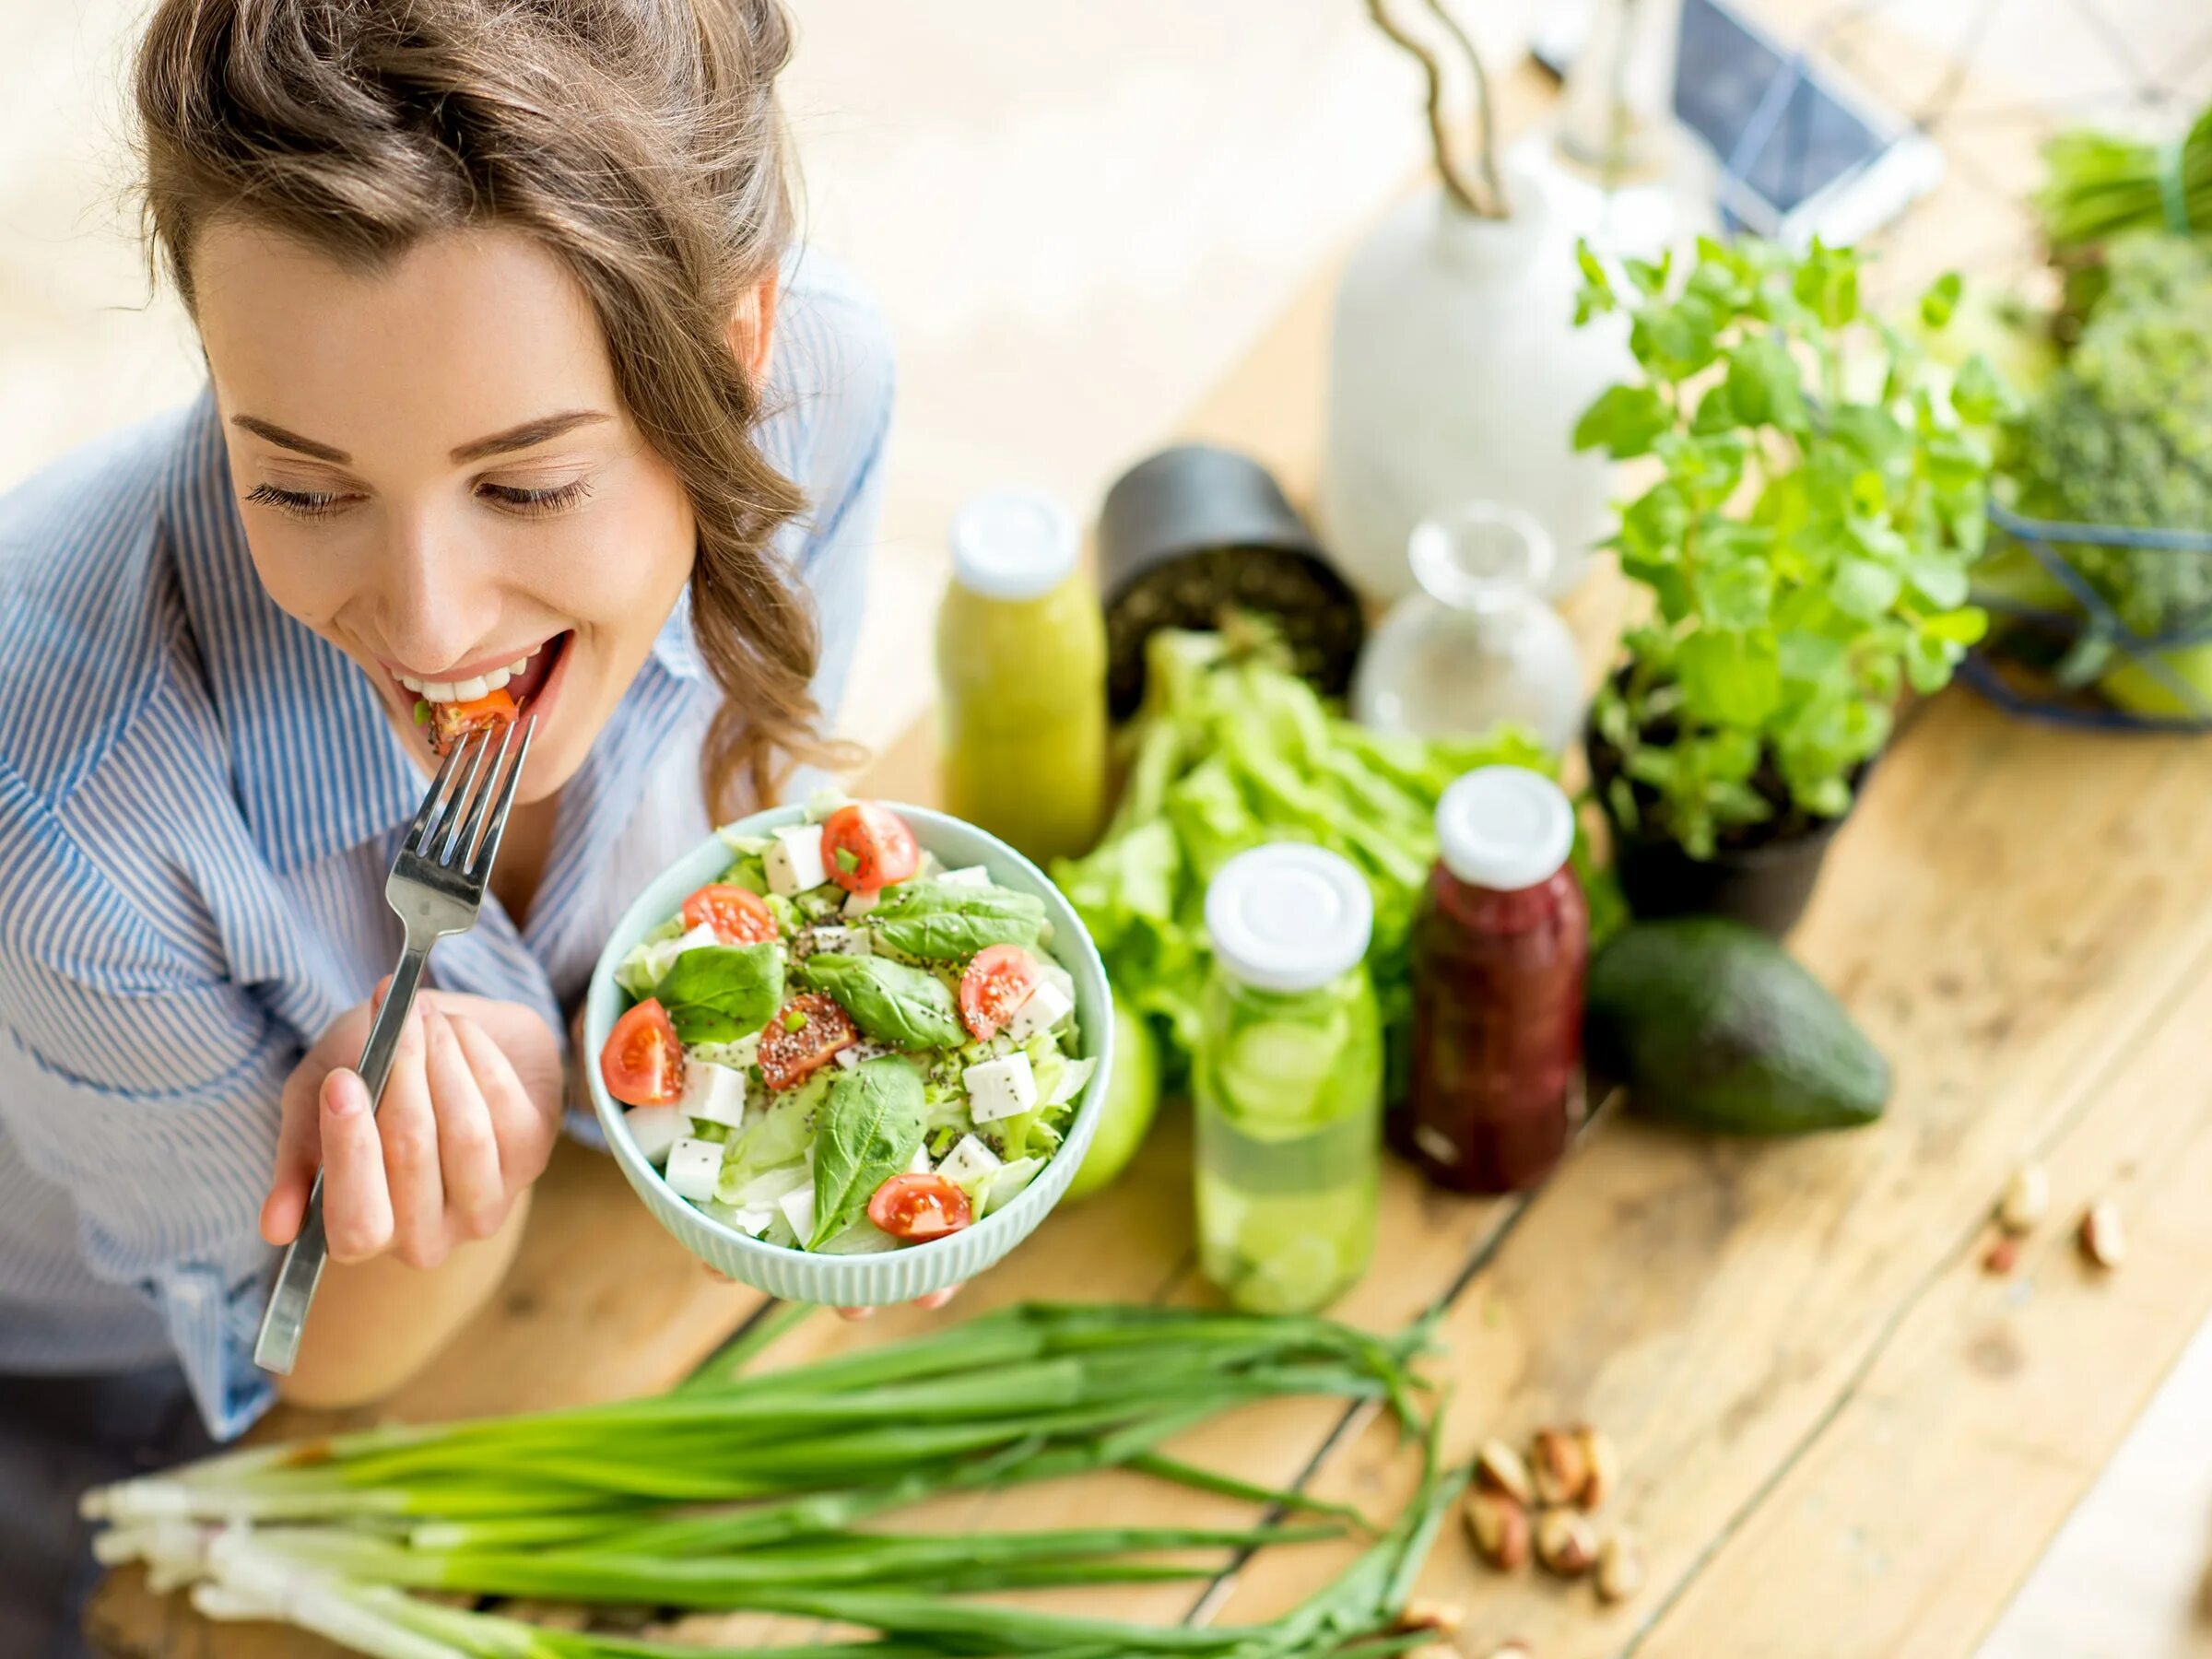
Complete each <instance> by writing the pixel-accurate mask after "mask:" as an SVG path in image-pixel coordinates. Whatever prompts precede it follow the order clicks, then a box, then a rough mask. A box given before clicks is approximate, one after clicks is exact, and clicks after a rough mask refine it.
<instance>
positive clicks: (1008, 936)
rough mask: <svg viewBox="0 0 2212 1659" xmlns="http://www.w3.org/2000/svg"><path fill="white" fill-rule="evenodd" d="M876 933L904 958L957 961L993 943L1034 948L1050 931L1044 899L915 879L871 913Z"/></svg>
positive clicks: (994, 889) (1005, 890)
mask: <svg viewBox="0 0 2212 1659" xmlns="http://www.w3.org/2000/svg"><path fill="white" fill-rule="evenodd" d="M868 923H869V925H870V926H871V927H872V928H873V929H874V930H875V934H876V937H877V940H878V941H880V942H881V943H882V944H883V945H884V946H886V947H888V948H889V949H891V950H895V951H897V952H898V953H899V954H900V956H907V957H912V958H914V959H916V960H918V961H924V962H957V961H962V960H965V959H967V958H969V957H971V956H973V955H974V954H975V953H976V952H977V951H979V950H984V949H987V948H989V947H991V946H993V945H1019V946H1022V947H1025V948H1027V949H1031V950H1034V949H1035V948H1037V947H1038V945H1039V944H1040V943H1041V942H1042V940H1043V938H1044V933H1045V921H1044V900H1041V899H1040V898H1038V897H1037V896H1036V895H1035V894H1034V893H1017V892H1014V891H1011V890H1010V889H1008V888H995V887H994V888H978V887H965V886H962V885H960V884H959V883H958V882H951V883H947V882H943V881H910V882H907V883H906V884H905V885H904V886H902V887H899V888H893V889H892V890H891V891H890V892H889V893H888V894H887V895H886V896H885V898H884V900H883V901H882V902H881V903H880V904H878V905H877V907H876V909H875V911H874V912H873V913H872V914H871V915H870V916H869V917H868Z"/></svg>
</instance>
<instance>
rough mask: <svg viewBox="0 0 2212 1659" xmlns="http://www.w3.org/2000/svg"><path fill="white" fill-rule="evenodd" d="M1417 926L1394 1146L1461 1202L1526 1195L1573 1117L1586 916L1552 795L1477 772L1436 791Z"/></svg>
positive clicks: (1515, 777)
mask: <svg viewBox="0 0 2212 1659" xmlns="http://www.w3.org/2000/svg"><path fill="white" fill-rule="evenodd" d="M1436 829H1437V841H1438V845H1439V847H1440V848H1441V852H1440V854H1439V856H1438V859H1437V863H1436V867H1435V868H1434V870H1433V871H1432V872H1431V873H1430V878H1429V886H1428V890H1427V892H1426V893H1425V894H1424V895H1423V898H1422V901H1421V907H1420V911H1419V913H1418V916H1417V917H1416V918H1415V921H1414V926H1413V943H1412V975H1413V1065H1412V1082H1411V1087H1410V1088H1409V1090H1408V1093H1407V1098H1406V1101H1405V1102H1404V1104H1403V1105H1402V1106H1401V1107H1400V1108H1399V1109H1398V1111H1397V1112H1395V1113H1394V1115H1393V1118H1392V1122H1391V1135H1392V1139H1393V1140H1394V1142H1395V1143H1396V1144H1397V1145H1398V1146H1399V1147H1401V1148H1402V1149H1403V1150H1405V1151H1406V1153H1407V1154H1408V1155H1409V1156H1410V1157H1412V1158H1413V1159H1414V1160H1415V1161H1416V1162H1417V1163H1418V1164H1419V1165H1420V1167H1421V1168H1422V1170H1423V1171H1425V1172H1426V1173H1427V1174H1428V1175H1429V1176H1430V1179H1431V1180H1434V1181H1436V1182H1440V1183H1441V1184H1442V1185H1445V1186H1449V1187H1453V1188H1456V1189H1458V1190H1459V1191H1462V1192H1472V1193H1502V1192H1511V1191H1512V1190H1514V1189H1516V1188H1521V1187H1528V1186H1534V1185H1535V1183H1536V1182H1539V1181H1541V1180H1543V1179H1544V1177H1545V1176H1546V1175H1547V1174H1549V1173H1550V1172H1551V1170H1552V1168H1553V1166H1554V1165H1556V1164H1557V1163H1558V1162H1559V1159H1560V1157H1561V1156H1562V1155H1563V1154H1564V1153H1565V1151H1566V1150H1567V1143H1568V1140H1569V1138H1570V1136H1571V1134H1572V1132H1573V1128H1574V1124H1575V1120H1576V1116H1577V1114H1578V1112H1579V1089H1578V1074H1579V1071H1580V1068H1581V1065H1582V1046H1583V971H1584V968H1585V965H1586V963H1587V959H1588V956H1589V941H1590V912H1589V910H1588V907H1587V906H1586V905H1585V904H1584V902H1583V890H1582V888H1581V887H1580V885H1579V884H1578V883H1577V882H1576V881H1575V878H1574V872H1573V870H1572V869H1571V868H1570V867H1569V865H1568V863H1567V855H1568V853H1569V851H1570V850H1571V848H1572V846H1573V844H1574V809H1573V807H1572V806H1570V805H1569V804H1568V801H1567V797H1566V796H1565V795H1564V794H1561V793H1560V792H1559V785H1557V784H1556V783H1553V782H1551V781H1550V780H1549V779H1547V778H1544V777H1541V776H1539V775H1538V774H1537V773H1535V772H1532V771H1527V770H1525V769H1524V768H1522V767H1518V766H1486V767H1481V768H1478V769H1477V770H1476V771H1471V772H1469V773H1467V775H1466V776H1465V777H1464V778H1461V779H1460V780H1459V781H1458V782H1454V783H1453V785H1452V786H1451V788H1449V789H1447V790H1446V791H1445V792H1444V795H1443V798H1442V800H1441V801H1440V802H1438V803H1437V808H1436Z"/></svg>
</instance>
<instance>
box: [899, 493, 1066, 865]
mask: <svg viewBox="0 0 2212 1659" xmlns="http://www.w3.org/2000/svg"><path fill="white" fill-rule="evenodd" d="M1078 552H1079V538H1078V537H1077V532H1076V525H1075V521H1074V520H1073V519H1072V518H1070V517H1069V515H1068V513H1067V512H1066V510H1065V508H1063V507H1062V506H1061V505H1060V503H1059V502H1057V501H1055V500H1053V499H1052V498H1051V497H1050V496H1046V495H1042V494H1040V493H1038V492H1036V491H1033V490H1026V489H998V490H993V491H991V492H990V493H989V494H986V495H982V496H979V497H977V498H976V499H975V500H972V501H971V502H969V503H968V505H967V506H966V507H964V508H962V509H961V511H960V513H959V517H958V518H956V519H955V520H954V521H953V527H952V587H951V591H950V592H948V593H947V594H946V596H945V604H944V607H943V609H941V610H940V611H939V612H938V614H937V682H938V688H939V701H938V713H939V721H940V745H941V766H942V771H943V783H944V793H945V809H946V810H947V812H950V813H952V814H953V815H954V816H956V817H958V818H966V819H967V820H968V821H969V822H970V823H971V824H977V825H980V826H982V828H983V829H985V830H990V831H991V833H992V834H994V835H995V836H997V837H998V838H999V839H1000V840H1001V841H1007V842H1009V843H1010V844H1012V845H1013V846H1015V847H1016V848H1018V849H1019V850H1020V851H1021V852H1023V853H1027V854H1028V855H1029V856H1030V858H1032V859H1034V860H1036V861H1037V862H1038V863H1040V864H1041V863H1043V862H1045V861H1046V860H1048V859H1053V858H1058V857H1061V856H1062V855H1064V854H1065V855H1072V854H1075V853H1084V852H1088V850H1089V848H1090V844H1091V842H1092V841H1095V840H1096V839H1097V837H1098V832H1099V827H1100V822H1101V821H1102V818H1103V816H1104V811H1105V805H1106V625H1105V619H1104V617H1103V616H1102V615H1101V613H1100V609H1099V602H1098V596H1097V594H1094V593H1093V592H1092V590H1091V585H1090V582H1088V579H1087V578H1086V577H1085V576H1084V575H1083V573H1082V572H1081V571H1078V570H1077V555H1078Z"/></svg>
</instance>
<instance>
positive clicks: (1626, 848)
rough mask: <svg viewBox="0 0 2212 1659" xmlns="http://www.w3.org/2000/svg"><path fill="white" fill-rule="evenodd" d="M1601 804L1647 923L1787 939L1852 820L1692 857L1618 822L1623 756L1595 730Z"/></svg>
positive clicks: (1799, 824)
mask: <svg viewBox="0 0 2212 1659" xmlns="http://www.w3.org/2000/svg"><path fill="white" fill-rule="evenodd" d="M1583 742H1584V745H1585V747H1586V748H1587V751H1588V753H1589V757H1590V775H1591V779H1592V781H1593V782H1594V783H1595V784H1596V793H1597V799H1598V805H1599V806H1600V808H1601V809H1602V810H1603V811H1604V813H1605V815H1606V825H1607V827H1608V828H1609V829H1610V830H1612V832H1613V873H1614V876H1615V877H1616V878H1617V879H1618V881H1619V882H1620V892H1621V897H1622V898H1623V899H1625V900H1627V901H1628V906H1629V910H1630V913H1631V914H1632V915H1634V916H1635V917H1636V919H1637V920H1638V921H1641V922H1655V921H1658V920H1659V919H1661V918H1662V917H1665V916H1688V915H1699V916H1726V917H1728V918H1730V919H1731V920H1732V921H1736V922H1741V923H1744V924H1746V925H1747V926H1750V927H1756V928H1758V929H1759V930H1760V931H1761V932H1762V933H1766V934H1771V935H1773V936H1774V937H1775V938H1780V937H1782V936H1783V935H1784V934H1786V933H1788V932H1789V931H1790V929H1791V928H1792V927H1794V926H1795V925H1796V923H1797V918H1798V917H1799V916H1801V915H1803V914H1804V913H1805V907H1806V904H1807V903H1808V902H1809V901H1810V900H1811V899H1812V896H1813V888H1814V886H1815V884H1816V883H1818V881H1819V879H1820V866H1821V864H1822V863H1823V862H1824V861H1825V860H1826V859H1827V857H1828V849H1829V846H1830V843H1831V842H1832V841H1834V840H1835V839H1836V831H1837V830H1841V829H1842V828H1843V825H1844V823H1845V822H1846V821H1847V819H1848V818H1849V817H1850V814H1848V813H1846V814H1845V815H1844V817H1843V818H1812V819H1803V818H1801V819H1799V820H1798V821H1796V822H1795V823H1789V822H1786V821H1785V822H1784V823H1783V826H1782V828H1781V830H1780V832H1779V833H1776V834H1773V835H1771V836H1770V837H1768V838H1767V839H1764V840H1760V841H1753V842H1748V843H1747V844H1744V845H1741V846H1722V847H1718V848H1716V849H1715V850H1714V852H1713V855H1712V857H1711V858H1693V857H1691V856H1690V855H1689V854H1688V853H1686V852H1684V851H1683V849H1682V844H1681V843H1680V842H1679V841H1676V840H1674V839H1673V838H1672V837H1671V836H1666V835H1662V834H1655V833H1653V831H1651V830H1646V829H1643V828H1641V827H1639V828H1637V829H1624V828H1623V827H1622V825H1621V823H1620V821H1619V820H1618V818H1616V817H1615V816H1614V812H1613V803H1612V799H1611V795H1612V791H1611V789H1610V788H1609V787H1608V785H1609V784H1610V783H1611V782H1612V781H1613V780H1614V779H1615V778H1617V777H1618V776H1619V775H1620V753H1619V751H1618V749H1616V748H1615V747H1613V746H1612V745H1611V744H1610V743H1608V742H1607V741H1606V739H1605V738H1604V737H1603V736H1602V735H1599V733H1598V731H1597V728H1596V726H1595V724H1592V725H1590V726H1589V727H1588V729H1587V730H1586V731H1585V733H1584V735H1583ZM1873 767H1874V763H1873V762H1872V761H1871V760H1870V761H1867V762H1865V764H1863V765H1861V766H1860V767H1859V769H1858V770H1857V771H1855V772H1853V774H1852V780H1851V782H1852V801H1853V806H1856V805H1857V801H1858V791H1859V788H1860V786H1861V785H1862V784H1864V782H1865V779H1866V776H1867V774H1868V773H1869V772H1870V771H1873Z"/></svg>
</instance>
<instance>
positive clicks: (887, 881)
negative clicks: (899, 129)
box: [822, 801, 922, 893]
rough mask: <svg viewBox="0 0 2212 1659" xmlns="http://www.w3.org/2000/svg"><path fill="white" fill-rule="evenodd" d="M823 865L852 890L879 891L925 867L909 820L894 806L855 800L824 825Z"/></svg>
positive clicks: (858, 891)
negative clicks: (901, 815) (908, 825)
mask: <svg viewBox="0 0 2212 1659" xmlns="http://www.w3.org/2000/svg"><path fill="white" fill-rule="evenodd" d="M848 865H850V867H849V868H848V867H847V866H848ZM822 867H823V868H824V869H825V870H828V871H829V872H830V880H832V881H834V882H836V883H837V885H838V886H839V887H841V888H844V889H845V891H846V892H848V893H873V892H875V891H876V890H877V888H887V887H888V886H890V885H891V883H892V882H894V881H905V880H907V879H909V878H910V877H912V875H913V873H914V872H915V871H916V870H918V869H920V868H921V867H922V849H921V848H919V847H917V846H916V845H915V844H914V832H913V831H912V830H909V829H908V828H907V827H906V820H905V819H904V818H900V816H899V815H898V814H897V813H895V812H893V811H892V810H891V809H890V808H889V807H888V806H877V804H876V803H875V802H873V801H854V802H853V804H852V805H851V806H841V807H839V808H838V809H837V810H836V811H835V812H833V813H831V814H830V818H829V821H828V822H827V823H825V824H824V825H823V826H822Z"/></svg>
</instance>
